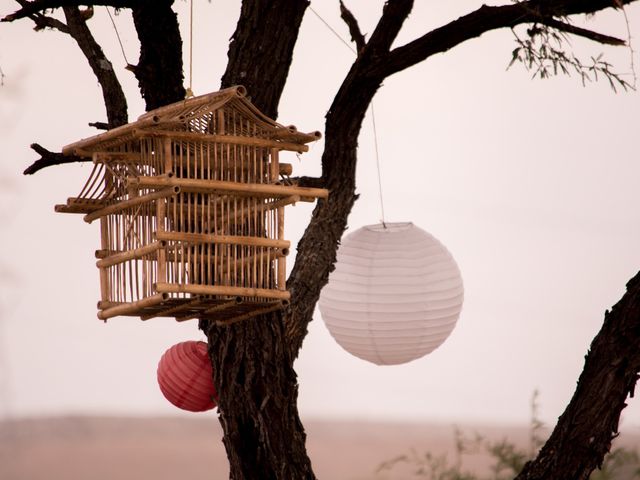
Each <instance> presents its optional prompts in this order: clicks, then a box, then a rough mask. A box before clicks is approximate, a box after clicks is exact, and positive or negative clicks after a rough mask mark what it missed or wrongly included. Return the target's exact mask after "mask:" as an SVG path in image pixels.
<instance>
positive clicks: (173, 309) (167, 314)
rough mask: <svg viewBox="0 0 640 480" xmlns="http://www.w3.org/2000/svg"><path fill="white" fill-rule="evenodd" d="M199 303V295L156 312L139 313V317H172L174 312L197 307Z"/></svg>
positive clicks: (200, 302) (200, 300)
mask: <svg viewBox="0 0 640 480" xmlns="http://www.w3.org/2000/svg"><path fill="white" fill-rule="evenodd" d="M200 304H202V299H201V298H199V297H195V298H193V299H191V300H190V301H188V302H184V303H180V304H178V305H175V306H173V307H170V308H165V309H164V310H158V311H157V312H153V313H147V314H144V315H140V319H141V320H149V319H151V318H157V317H173V316H174V314H176V313H180V312H183V311H185V310H189V309H191V308H194V307H197V306H198V305H200Z"/></svg>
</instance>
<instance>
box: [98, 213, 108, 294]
mask: <svg viewBox="0 0 640 480" xmlns="http://www.w3.org/2000/svg"><path fill="white" fill-rule="evenodd" d="M100 246H101V247H102V249H103V250H105V251H108V249H109V223H108V220H107V219H106V218H101V219H100ZM109 295H110V291H109V271H108V270H107V269H105V268H101V269H100V298H101V299H102V300H103V301H108V300H109Z"/></svg>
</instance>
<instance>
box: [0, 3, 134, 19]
mask: <svg viewBox="0 0 640 480" xmlns="http://www.w3.org/2000/svg"><path fill="white" fill-rule="evenodd" d="M140 1H141V0H108V1H97V2H96V1H84V2H83V1H79V0H33V1H32V2H28V1H19V2H18V3H20V5H21V7H22V8H20V9H19V10H16V11H15V12H14V13H12V14H10V15H6V16H5V17H4V18H2V20H0V21H2V22H13V21H15V20H20V19H21V18H25V17H30V16H31V15H34V14H36V13H41V12H44V11H45V10H51V9H55V8H61V7H79V6H81V5H103V6H109V7H114V8H133V6H134V5H137V4H138V3H140Z"/></svg>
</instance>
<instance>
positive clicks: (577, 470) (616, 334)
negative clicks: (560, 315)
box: [516, 272, 640, 480]
mask: <svg viewBox="0 0 640 480" xmlns="http://www.w3.org/2000/svg"><path fill="white" fill-rule="evenodd" d="M639 345H640V272H638V273H637V274H636V276H635V277H634V278H632V279H631V280H629V282H628V283H627V292H626V293H625V294H624V296H623V297H622V299H621V300H620V301H619V302H618V303H617V304H616V305H614V307H613V308H612V309H611V312H606V314H605V319H604V324H603V325H602V329H601V330H600V332H599V333H598V335H597V336H596V337H595V338H594V339H593V342H592V343H591V349H590V351H589V353H588V354H587V356H586V358H585V363H584V369H583V371H582V374H581V375H580V379H579V380H578V385H577V387H576V391H575V393H574V394H573V398H572V399H571V402H569V405H568V406H567V408H566V410H565V411H564V413H563V414H562V416H561V417H560V418H559V419H558V423H557V424H556V427H555V428H554V430H553V433H552V434H551V437H550V438H549V440H547V442H546V443H545V445H544V447H543V448H542V450H541V451H540V453H539V455H538V457H537V458H536V459H535V460H533V461H531V462H529V463H527V464H526V465H525V467H524V469H523V470H522V472H521V473H520V474H519V475H518V476H517V477H516V480H543V479H544V480H549V479H556V478H557V479H563V480H586V479H587V478H589V475H591V472H592V471H593V470H594V469H595V468H596V467H599V466H600V465H602V461H603V459H604V456H605V455H606V454H607V453H608V452H609V449H610V448H611V441H612V440H613V439H614V438H615V437H616V436H617V435H618V422H619V420H620V413H621V412H622V410H623V409H624V407H626V403H625V401H626V399H627V397H628V396H631V397H633V394H634V390H635V385H636V381H637V379H638V372H639V371H640V348H638V346H639Z"/></svg>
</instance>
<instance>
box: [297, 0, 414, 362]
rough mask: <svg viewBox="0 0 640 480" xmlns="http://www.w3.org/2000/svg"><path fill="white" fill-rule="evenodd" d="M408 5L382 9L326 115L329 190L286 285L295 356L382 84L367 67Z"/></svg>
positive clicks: (330, 257) (407, 1)
mask: <svg viewBox="0 0 640 480" xmlns="http://www.w3.org/2000/svg"><path fill="white" fill-rule="evenodd" d="M412 5H413V2H412V1H411V0H389V2H387V3H386V4H385V6H384V9H383V13H382V16H381V18H380V20H379V22H378V24H377V26H376V28H375V30H374V32H373V34H372V35H371V39H370V40H369V42H368V43H367V45H366V46H365V48H364V50H363V51H362V54H361V55H359V56H358V57H357V59H356V61H355V62H354V64H353V65H352V67H351V69H350V71H349V73H348V74H347V76H346V78H345V80H344V82H343V83H342V85H341V86H340V89H339V90H338V93H337V94H336V97H335V98H334V100H333V103H332V104H331V107H330V109H329V112H328V113H327V120H326V125H325V150H324V152H323V155H322V179H323V181H324V184H325V188H328V189H329V198H328V199H327V200H320V201H319V202H318V205H317V206H316V208H315V210H314V212H313V216H312V218H311V222H310V223H309V226H308V227H307V229H306V230H305V233H304V235H303V236H302V238H301V239H300V242H299V243H298V255H297V257H296V262H295V264H294V267H293V270H292V272H291V275H290V276H289V280H288V282H287V288H288V289H289V290H290V291H291V298H292V302H291V307H290V311H289V315H288V316H287V318H286V321H287V337H288V343H289V348H290V349H291V355H292V356H294V357H295V356H297V354H298V351H299V350H300V348H301V347H302V342H303V340H304V337H305V336H306V334H307V328H308V325H309V322H310V321H311V320H312V318H313V311H314V308H315V305H316V303H317V301H318V298H319V297H320V291H321V290H322V288H323V287H324V286H325V285H326V284H327V281H328V279H329V273H330V272H331V271H332V270H333V268H334V267H333V265H334V263H335V260H336V252H337V249H338V244H339V242H340V238H341V237H342V234H343V233H344V231H345V229H346V227H347V218H348V216H349V213H350V212H351V209H352V207H353V204H354V203H355V201H356V199H357V195H356V194H355V189H356V184H355V178H356V163H357V147H358V135H359V133H360V128H361V127H362V121H363V119H364V116H365V113H366V111H367V108H368V107H369V104H370V103H371V100H372V99H373V97H374V95H375V93H376V92H377V90H378V88H379V87H380V85H381V83H382V81H383V80H384V77H383V76H382V75H376V74H375V72H373V73H372V72H371V65H374V64H376V63H377V62H378V60H379V59H380V58H381V57H382V56H384V55H387V54H388V50H389V48H390V47H391V44H392V43H393V41H394V40H395V38H396V35H397V34H398V32H399V31H400V28H401V27H402V24H403V22H404V20H405V19H406V18H407V16H408V15H409V12H410V11H411V7H412Z"/></svg>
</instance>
